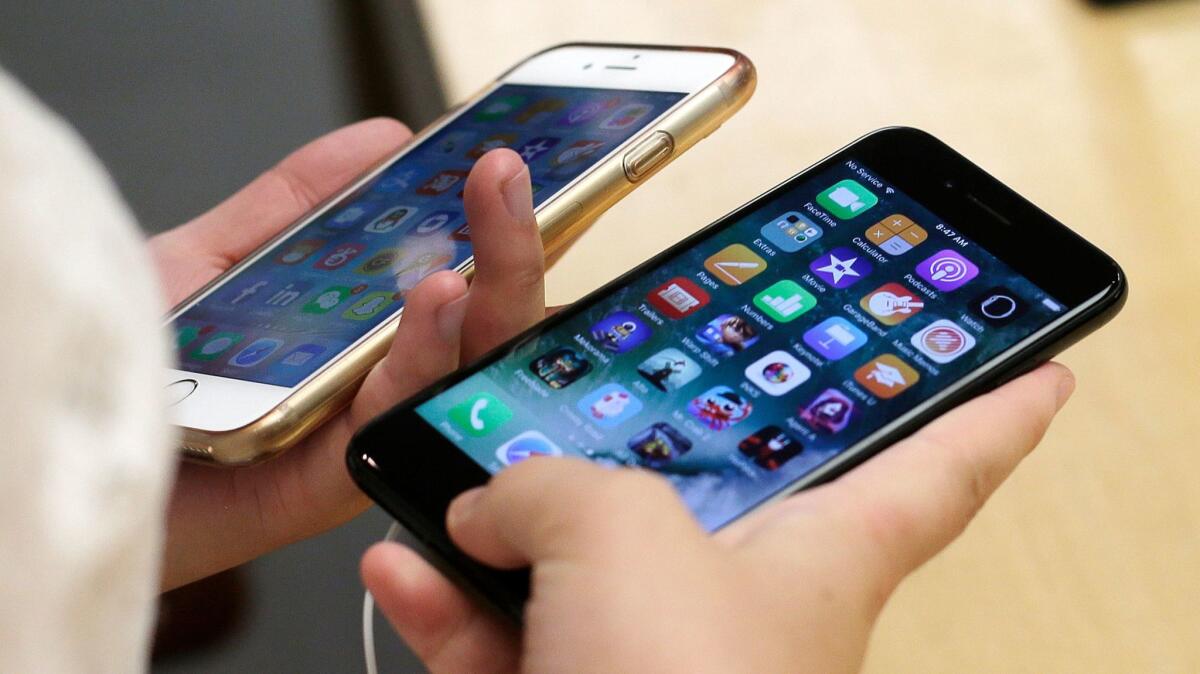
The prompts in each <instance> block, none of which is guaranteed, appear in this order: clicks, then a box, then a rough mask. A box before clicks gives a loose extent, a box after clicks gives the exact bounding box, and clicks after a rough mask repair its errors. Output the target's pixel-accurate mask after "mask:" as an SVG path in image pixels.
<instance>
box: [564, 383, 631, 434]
mask: <svg viewBox="0 0 1200 674" xmlns="http://www.w3.org/2000/svg"><path fill="white" fill-rule="evenodd" d="M576 407H577V408H578V409H579V412H580V414H582V415H583V416H584V418H585V419H587V420H588V421H590V422H592V423H593V424H596V425H597V426H599V427H601V428H612V427H613V426H617V425H618V424H621V423H623V422H625V421H627V420H629V419H631V418H633V417H634V416H635V415H636V414H637V413H638V412H641V411H642V401H641V400H638V398H637V396H635V395H633V394H632V393H630V392H629V389H627V388H625V387H624V386H621V385H620V384H605V385H604V386H601V387H600V388H598V389H596V390H595V391H592V392H591V393H589V394H587V395H586V396H584V397H583V399H582V400H580V401H579V403H578V404H577V405H576Z"/></svg>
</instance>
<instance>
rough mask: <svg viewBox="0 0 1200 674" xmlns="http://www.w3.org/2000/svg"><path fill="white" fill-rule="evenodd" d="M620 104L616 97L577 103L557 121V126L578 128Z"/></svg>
mask: <svg viewBox="0 0 1200 674" xmlns="http://www.w3.org/2000/svg"><path fill="white" fill-rule="evenodd" d="M620 104H621V99H620V98H616V97H610V98H600V99H596V98H593V99H589V100H586V101H583V102H581V103H577V104H576V105H575V106H573V107H572V108H571V109H570V110H567V113H566V114H565V115H563V116H562V117H560V118H559V119H558V122H556V125H557V126H578V125H580V124H586V123H588V122H590V121H592V119H594V118H595V117H596V116H597V115H599V114H601V113H604V112H607V111H609V110H612V109H613V108H615V107H617V106H618V105H620Z"/></svg>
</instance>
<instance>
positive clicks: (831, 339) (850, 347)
mask: <svg viewBox="0 0 1200 674" xmlns="http://www.w3.org/2000/svg"><path fill="white" fill-rule="evenodd" d="M804 343H805V344H807V345H809V346H810V347H811V348H812V350H813V351H816V352H817V353H819V354H821V355H822V356H824V357H825V358H827V359H829V360H831V361H833V360H841V359H843V358H845V357H846V356H849V355H850V354H852V353H854V352H855V351H858V350H859V349H860V348H862V347H863V346H864V345H865V344H866V343H867V333H865V332H863V331H862V330H859V329H858V327H857V326H855V325H854V324H853V323H851V322H850V321H848V320H846V319H844V318H842V317H841V316H830V317H829V318H826V319H825V320H823V321H821V322H820V323H818V324H817V325H816V326H814V327H812V328H809V330H808V332H805V333H804Z"/></svg>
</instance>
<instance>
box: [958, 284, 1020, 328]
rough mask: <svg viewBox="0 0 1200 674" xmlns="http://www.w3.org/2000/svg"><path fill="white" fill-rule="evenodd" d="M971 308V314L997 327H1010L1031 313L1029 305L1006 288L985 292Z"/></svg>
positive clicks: (996, 288) (991, 289) (973, 302)
mask: <svg viewBox="0 0 1200 674" xmlns="http://www.w3.org/2000/svg"><path fill="white" fill-rule="evenodd" d="M969 306H970V309H971V313H973V314H975V315H976V316H978V317H980V318H982V319H983V320H985V321H987V322H988V323H989V324H991V325H995V326H997V327H999V326H1001V325H1008V324H1009V323H1012V322H1013V321H1015V320H1017V319H1018V318H1020V317H1021V316H1022V315H1024V314H1025V312H1026V311H1029V303H1028V302H1026V301H1025V300H1023V299H1021V296H1020V295H1018V294H1016V293H1015V292H1013V291H1012V290H1009V289H1008V288H1005V287H1004V286H996V287H994V288H989V289H987V290H985V291H984V292H983V294H981V295H979V296H978V297H976V298H975V299H973V300H971V304H970V305H969Z"/></svg>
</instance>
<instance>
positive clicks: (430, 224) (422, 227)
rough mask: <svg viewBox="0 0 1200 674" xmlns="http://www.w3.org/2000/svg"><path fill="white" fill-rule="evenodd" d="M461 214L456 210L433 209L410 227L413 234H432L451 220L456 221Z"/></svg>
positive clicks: (443, 227) (440, 229)
mask: <svg viewBox="0 0 1200 674" xmlns="http://www.w3.org/2000/svg"><path fill="white" fill-rule="evenodd" d="M460 217H462V214H461V213H459V212H458V211H434V212H433V213H430V214H429V215H428V216H426V217H425V219H424V220H421V221H420V222H418V223H417V226H416V227H413V229H412V235H413V236H433V235H434V234H437V233H438V232H440V231H442V230H443V229H445V228H446V225H449V224H450V223H452V222H455V221H457V220H458V219H459V218H460Z"/></svg>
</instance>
